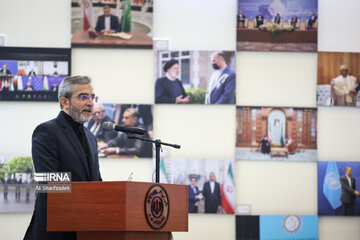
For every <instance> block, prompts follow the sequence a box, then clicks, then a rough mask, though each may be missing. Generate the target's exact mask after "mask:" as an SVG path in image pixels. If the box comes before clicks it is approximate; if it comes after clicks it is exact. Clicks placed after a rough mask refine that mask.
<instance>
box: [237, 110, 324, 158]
mask: <svg viewBox="0 0 360 240" xmlns="http://www.w3.org/2000/svg"><path fill="white" fill-rule="evenodd" d="M235 157H236V160H266V161H309V162H311V161H317V109H316V108H289V107H237V108H236V154H235Z"/></svg>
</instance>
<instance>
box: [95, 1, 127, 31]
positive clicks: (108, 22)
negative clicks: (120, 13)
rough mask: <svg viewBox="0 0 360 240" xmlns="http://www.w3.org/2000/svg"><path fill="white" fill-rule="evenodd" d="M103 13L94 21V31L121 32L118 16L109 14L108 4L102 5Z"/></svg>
mask: <svg viewBox="0 0 360 240" xmlns="http://www.w3.org/2000/svg"><path fill="white" fill-rule="evenodd" d="M103 11H104V14H103V15H101V16H99V17H98V19H97V22H96V27H95V31H97V32H101V33H117V32H121V25H120V21H119V18H118V17H117V16H115V15H113V14H111V8H110V6H109V5H104V7H103Z"/></svg>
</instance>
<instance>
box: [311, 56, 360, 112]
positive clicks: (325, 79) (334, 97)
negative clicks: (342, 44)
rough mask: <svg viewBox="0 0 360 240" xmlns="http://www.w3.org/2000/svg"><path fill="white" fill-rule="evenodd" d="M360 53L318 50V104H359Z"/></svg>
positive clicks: (352, 105) (355, 105)
mask: <svg viewBox="0 0 360 240" xmlns="http://www.w3.org/2000/svg"><path fill="white" fill-rule="evenodd" d="M359 66H360V53H348V52H319V53H318V70H317V74H318V77H317V95H316V102H317V105H318V106H349V107H359V106H360V94H358V93H359V90H360V85H359V79H360V68H359Z"/></svg>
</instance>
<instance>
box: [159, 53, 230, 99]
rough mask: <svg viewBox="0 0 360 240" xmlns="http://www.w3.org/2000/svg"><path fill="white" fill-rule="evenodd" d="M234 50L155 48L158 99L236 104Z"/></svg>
mask: <svg viewBox="0 0 360 240" xmlns="http://www.w3.org/2000/svg"><path fill="white" fill-rule="evenodd" d="M235 69H236V56H235V52H234V51H155V53H154V74H155V103H167V104H235V87H236V70H235Z"/></svg>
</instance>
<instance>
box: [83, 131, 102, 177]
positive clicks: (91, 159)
mask: <svg viewBox="0 0 360 240" xmlns="http://www.w3.org/2000/svg"><path fill="white" fill-rule="evenodd" d="M99 131H100V130H99ZM84 132H85V136H86V141H87V145H88V149H89V163H90V166H89V169H90V174H89V175H91V176H90V177H91V180H96V181H97V180H98V179H96V178H95V176H94V173H95V172H96V169H95V158H94V157H95V156H94V155H93V152H94V151H93V148H92V146H93V145H92V144H91V139H92V136H91V135H92V133H91V132H90V131H87V130H86V129H84ZM95 151H97V149H95Z"/></svg>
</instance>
